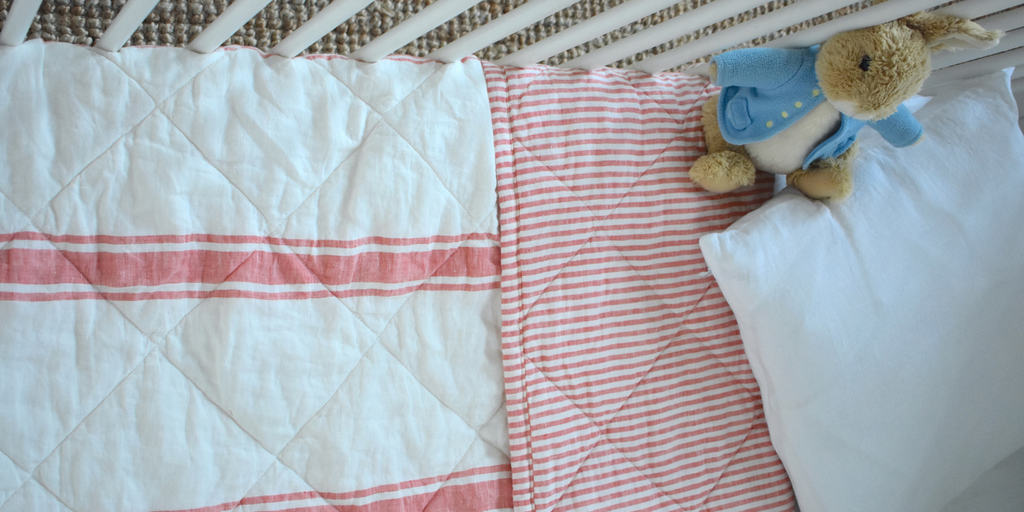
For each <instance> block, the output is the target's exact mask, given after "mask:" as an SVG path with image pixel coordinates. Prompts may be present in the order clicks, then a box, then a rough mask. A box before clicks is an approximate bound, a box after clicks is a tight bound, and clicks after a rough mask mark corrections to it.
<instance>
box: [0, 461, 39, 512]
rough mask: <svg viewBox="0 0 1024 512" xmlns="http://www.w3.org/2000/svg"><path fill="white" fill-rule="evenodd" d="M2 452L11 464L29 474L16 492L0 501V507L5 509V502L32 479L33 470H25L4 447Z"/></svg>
mask: <svg viewBox="0 0 1024 512" xmlns="http://www.w3.org/2000/svg"><path fill="white" fill-rule="evenodd" d="M0 453H2V454H3V455H4V456H5V457H7V459H8V460H10V461H11V464H14V465H15V466H16V467H17V468H18V469H20V470H21V471H22V472H23V473H25V474H26V475H28V478H25V481H24V482H22V483H21V485H19V486H18V488H17V489H15V490H14V492H12V493H11V494H10V496H8V497H7V499H6V500H4V501H0V509H3V508H4V504H5V503H7V501H8V500H10V499H11V497H13V496H14V495H15V494H18V491H20V490H21V488H22V487H25V484H26V483H27V482H28V481H29V480H31V479H32V473H31V472H29V471H25V468H23V467H21V464H18V462H17V461H15V460H14V459H12V458H11V456H10V455H7V452H5V451H3V450H2V449H0ZM43 460H46V459H43ZM47 492H49V491H47Z"/></svg>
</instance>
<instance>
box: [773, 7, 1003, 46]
mask: <svg viewBox="0 0 1024 512" xmlns="http://www.w3.org/2000/svg"><path fill="white" fill-rule="evenodd" d="M1018 2H1020V0H971V1H968V2H961V3H959V4H954V5H952V6H950V7H946V8H943V9H941V12H945V13H947V14H953V15H956V16H961V17H964V18H976V17H978V16H984V15H986V14H990V13H993V12H996V11H999V10H1002V9H1008V8H1010V7H1013V6H1014V5H1017V3H1018ZM942 3H943V2H942V1H941V0H900V1H899V2H893V1H889V2H884V3H882V4H879V5H875V6H872V7H870V8H867V9H861V10H859V11H857V12H855V13H853V14H848V15H846V16H843V17H841V18H837V19H835V20H832V21H830V22H828V23H823V24H821V25H816V26H814V27H811V28H808V29H805V30H801V31H800V32H797V33H795V34H791V35H788V36H784V37H780V38H779V39H775V40H772V41H769V42H768V43H766V44H765V46H769V47H773V48H804V47H807V46H813V45H816V44H818V43H821V42H822V41H824V40H826V39H828V38H830V37H832V36H833V35H835V34H838V33H840V32H846V31H848V30H857V29H860V28H865V27H870V26H872V25H878V24H879V23H885V22H887V21H892V20H894V19H897V18H902V17H903V16H908V15H910V14H914V13H915V12H919V11H923V10H926V9H930V8H932V7H935V6H936V5H941V4H942ZM954 7H959V9H958V10H953V9H952V8H954ZM937 12H939V11H937Z"/></svg>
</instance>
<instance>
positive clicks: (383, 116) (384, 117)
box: [328, 66, 482, 221]
mask: <svg viewBox="0 0 1024 512" xmlns="http://www.w3.org/2000/svg"><path fill="white" fill-rule="evenodd" d="M442 70H444V67H443V66H440V67H438V68H437V69H436V70H435V71H434V72H433V73H431V74H430V75H429V76H427V77H426V78H424V79H423V81H422V82H420V83H419V84H417V85H416V87H414V88H413V89H412V90H410V91H409V92H408V93H407V94H406V95H405V96H403V97H402V98H401V99H400V100H398V101H397V102H395V104H394V105H392V106H391V107H390V108H388V109H386V110H380V109H378V108H377V106H375V105H373V104H371V103H369V102H368V101H366V100H364V99H362V98H360V101H362V102H363V103H364V104H365V105H367V106H368V107H370V108H371V109H373V110H374V111H375V112H377V113H378V114H379V115H380V116H381V121H382V122H384V123H386V124H387V125H388V126H390V127H391V129H392V130H394V132H395V133H396V134H398V136H399V137H401V138H402V140H403V141H405V143H406V145H408V147H409V148H410V149H412V150H413V151H414V152H415V153H416V154H417V155H419V157H420V159H421V160H422V161H423V163H424V164H425V165H426V166H427V167H428V168H429V169H430V170H431V171H432V172H433V173H434V176H435V177H436V178H437V179H438V181H439V182H440V183H441V185H442V186H443V187H444V188H445V190H446V191H447V192H448V194H449V195H451V197H452V198H453V199H455V201H456V202H457V203H459V206H461V207H462V209H463V211H465V212H466V213H468V214H470V216H472V212H471V211H470V209H469V208H468V207H467V206H466V205H465V204H464V203H463V201H462V200H461V199H460V198H459V197H458V196H457V195H456V194H455V193H454V192H452V190H451V189H450V188H449V187H448V184H447V183H445V182H444V180H443V179H442V178H441V175H440V173H439V172H438V171H437V169H435V168H434V166H433V165H432V164H431V163H430V162H429V161H428V160H427V159H426V158H424V156H423V152H422V151H421V150H420V149H418V148H416V147H415V146H414V145H413V144H412V143H411V142H410V141H409V139H408V138H406V137H405V135H403V134H402V132H401V131H400V130H398V129H396V127H395V126H394V125H393V124H392V123H391V122H390V121H389V120H388V114H389V113H390V112H391V111H393V110H395V109H396V108H398V107H399V106H400V105H402V104H403V103H404V102H405V101H406V100H408V99H409V98H410V97H411V96H412V95H413V94H415V93H416V92H417V91H419V90H420V88H421V87H423V85H424V84H426V83H427V82H430V80H431V79H432V78H433V77H434V76H436V75H437V74H438V73H441V72H442ZM328 74H330V76H331V77H332V78H334V79H335V80H337V81H338V82H339V83H341V84H342V85H345V87H346V88H348V86H347V85H346V84H345V83H344V82H342V80H341V79H340V78H338V77H337V76H334V74H333V73H328ZM349 90H350V92H352V95H353V96H355V97H356V98H359V96H358V95H357V94H356V93H355V92H354V91H352V90H351V88H349ZM473 220H474V221H479V220H482V219H473Z"/></svg>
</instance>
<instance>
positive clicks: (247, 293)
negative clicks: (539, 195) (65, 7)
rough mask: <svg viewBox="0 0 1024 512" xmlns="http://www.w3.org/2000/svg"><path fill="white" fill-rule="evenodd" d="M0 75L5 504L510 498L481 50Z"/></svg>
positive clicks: (0, 399)
mask: <svg viewBox="0 0 1024 512" xmlns="http://www.w3.org/2000/svg"><path fill="white" fill-rule="evenodd" d="M0 68H2V69H3V70H4V71H3V73H0V90H3V91H4V94H3V95H2V96H0V510H3V511H10V510H17V511H20V510H72V511H83V512H84V511H95V510H105V511H114V510H131V511H141V510H192V511H222V510H246V511H248V510H332V511H333V510H345V511H373V510H415V511H421V510H467V511H484V510H500V509H507V508H511V494H510V490H511V486H510V483H509V478H510V472H509V458H508V453H509V452H508V436H507V433H506V431H507V422H506V413H505V408H504V393H503V384H502V378H501V376H502V370H501V359H500V357H501V355H500V339H499V332H500V328H499V321H500V320H499V308H500V291H499V282H500V276H499V267H498V262H499V248H498V231H497V214H496V206H497V204H496V193H495V172H494V146H493V139H492V134H491V124H490V115H489V109H488V103H487V96H486V88H485V81H484V77H483V73H482V68H481V64H480V63H479V61H476V60H466V61H464V62H461V63H456V64H451V65H440V64H437V63H432V62H427V61H422V60H416V59H403V58H395V59H388V60H385V61H382V62H380V63H377V64H374V65H364V64H361V63H357V62H354V61H351V60H347V59H343V58H337V59H328V58H307V59H282V58H278V57H270V56H265V55H262V54H260V53H259V52H257V51H255V50H251V49H239V48H229V49H227V50H222V51H217V52H215V53H213V54H210V55H197V54H193V53H190V52H186V51H184V50H178V49H157V48H150V49H125V50H122V51H121V52H118V53H114V54H109V53H104V52H100V51H97V50H93V49H89V48H81V47H76V46H71V45H66V44H57V43H55V44H43V43H41V42H39V41H32V42H28V43H25V44H22V45H20V46H16V47H4V48H2V49H0Z"/></svg>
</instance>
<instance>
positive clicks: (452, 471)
mask: <svg viewBox="0 0 1024 512" xmlns="http://www.w3.org/2000/svg"><path fill="white" fill-rule="evenodd" d="M382 346H383V345H382ZM456 416H458V415H457V414H456ZM476 438H477V439H480V434H479V433H477V436H476ZM474 442H475V440H474V441H470V443H469V446H467V447H466V453H463V454H462V457H459V460H458V461H457V462H456V463H455V465H454V466H452V469H451V470H450V471H448V474H447V475H446V476H445V478H444V481H443V482H441V485H439V486H437V490H435V491H434V494H433V495H431V496H430V499H429V500H427V504H426V505H423V510H427V509H428V508H430V504H431V503H433V501H434V498H437V495H438V493H440V492H441V489H443V488H444V484H446V483H448V481H449V480H451V479H452V474H454V473H455V468H457V467H459V464H462V461H464V460H466V456H467V455H469V452H470V451H471V450H472V449H473V443H474ZM485 442H486V441H485ZM488 444H489V443H488ZM335 508H337V507H335ZM339 510H340V509H339Z"/></svg>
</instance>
